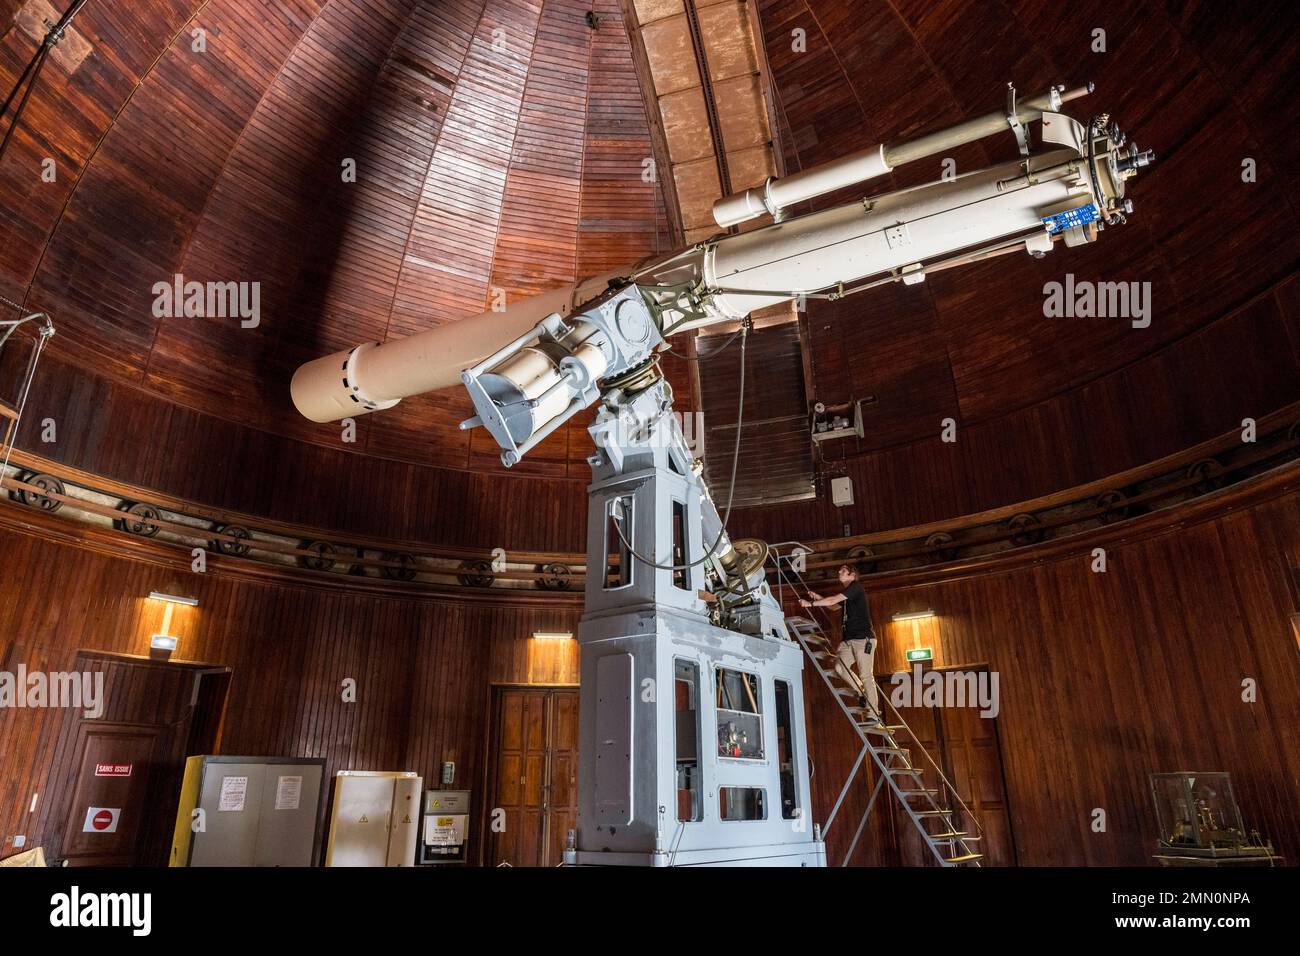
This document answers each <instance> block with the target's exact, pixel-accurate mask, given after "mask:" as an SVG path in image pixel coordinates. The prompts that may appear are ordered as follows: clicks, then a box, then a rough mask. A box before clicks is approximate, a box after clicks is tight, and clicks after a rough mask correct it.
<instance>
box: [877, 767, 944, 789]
mask: <svg viewBox="0 0 1300 956" xmlns="http://www.w3.org/2000/svg"><path fill="white" fill-rule="evenodd" d="M889 772H890V773H892V774H900V775H901V774H911V775H912V776H914V777H919V776H921V771H920V770H917V769H916V768H915V767H890V768H889ZM903 792H904V793H907V792H908V791H906V790H905V791H903ZM929 792H930V793H938V792H939V791H938V790H932V791H929Z"/></svg>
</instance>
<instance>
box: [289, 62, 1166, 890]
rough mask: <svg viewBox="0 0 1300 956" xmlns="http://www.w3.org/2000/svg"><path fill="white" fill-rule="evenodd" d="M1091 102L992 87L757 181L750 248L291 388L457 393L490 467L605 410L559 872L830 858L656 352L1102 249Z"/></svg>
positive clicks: (665, 263) (1107, 156)
mask: <svg viewBox="0 0 1300 956" xmlns="http://www.w3.org/2000/svg"><path fill="white" fill-rule="evenodd" d="M1090 92H1092V87H1091V85H1088V86H1085V87H1078V88H1075V89H1072V90H1067V89H1065V88H1064V87H1053V88H1052V89H1050V90H1048V91H1047V92H1046V93H1044V94H1042V95H1040V96H1035V97H1032V98H1030V99H1026V100H1020V101H1017V99H1016V96H1015V92H1014V90H1009V91H1008V96H1007V104H1006V109H1005V110H1002V111H998V112H994V113H990V114H988V115H986V116H981V117H977V118H975V119H971V120H968V121H966V122H964V123H960V124H958V125H956V126H953V127H950V128H948V129H944V130H941V131H939V132H935V133H930V134H928V135H924V136H921V137H919V138H916V139H913V140H910V141H906V142H901V143H885V144H880V145H877V146H873V147H871V148H869V149H866V150H862V151H860V152H858V153H855V154H853V155H851V156H847V157H844V158H843V159H840V160H837V161H835V162H831V163H828V164H826V165H824V166H820V167H816V168H813V169H810V170H807V171H805V172H802V173H799V174H797V175H793V176H789V177H785V178H782V179H771V180H769V181H768V182H767V183H765V184H764V185H763V186H762V187H759V188H756V189H750V190H747V191H745V192H741V193H738V194H736V195H733V196H728V197H725V198H723V199H722V200H720V201H719V202H718V203H717V204H716V205H715V206H714V218H715V219H716V221H717V223H718V225H719V227H720V228H722V229H724V230H731V229H734V228H735V227H737V226H739V225H741V224H751V221H752V220H758V219H761V218H768V219H770V220H771V221H770V222H769V223H768V224H766V225H763V224H759V223H752V227H748V226H747V228H746V229H745V230H744V231H738V232H724V233H720V234H719V235H718V236H716V237H714V238H712V239H709V240H707V241H705V242H701V243H699V244H697V245H693V246H690V247H688V248H685V249H682V250H679V251H677V252H674V253H671V254H668V255H662V256H656V257H653V258H651V259H649V260H646V261H644V262H642V263H639V264H637V265H635V266H629V267H628V268H627V269H625V270H620V271H618V272H615V273H611V274H608V275H603V276H595V277H591V278H587V279H583V280H580V281H578V282H576V283H573V284H572V285H569V286H566V287H564V288H560V289H556V290H554V291H552V292H549V293H546V294H544V295H540V296H536V297H533V298H530V299H525V300H522V301H519V302H516V303H512V304H510V305H508V306H507V307H506V308H505V309H504V310H503V311H499V312H498V311H490V312H485V313H483V314H481V315H478V316H475V317H473V318H469V319H464V320H461V321H456V322H452V323H449V324H446V325H440V326H437V327H435V328H432V329H430V330H428V331H426V332H422V333H419V334H416V335H412V336H410V337H408V338H404V339H398V340H394V341H390V342H385V343H362V344H360V345H358V346H356V347H355V348H352V349H347V350H344V351H341V352H336V353H334V354H332V355H328V356H325V357H324V358H320V359H316V360H314V361H312V362H308V363H307V364H305V365H303V366H302V367H301V368H299V369H298V371H297V373H296V374H295V375H294V378H293V383H292V393H293V400H294V403H295V404H296V406H297V407H298V410H299V411H300V412H301V413H302V414H303V415H304V416H306V417H307V418H309V419H311V420H313V421H316V422H329V421H337V420H339V419H343V418H348V417H354V416H358V415H363V414H367V413H370V412H374V411H380V410H383V409H388V408H392V407H393V406H394V405H396V404H397V403H398V402H400V401H401V400H402V399H403V398H407V397H409V396H412V395H418V394H421V393H424V392H430V391H436V390H439V389H443V388H447V387H450V386H453V385H455V384H456V383H457V382H459V383H461V384H462V385H463V386H464V387H465V389H466V390H467V392H468V393H469V396H470V398H471V400H472V401H473V405H474V412H475V414H474V415H473V416H472V417H470V418H469V419H467V420H466V421H464V422H463V423H462V424H461V427H462V428H475V427H483V428H485V429H487V431H488V432H490V433H491V435H492V437H493V439H494V440H495V441H496V442H497V443H498V444H499V445H500V447H501V449H502V451H501V459H502V461H503V463H504V464H505V465H506V466H507V467H509V466H511V465H513V464H516V463H517V462H518V461H520V460H521V459H522V458H523V456H524V455H526V454H527V453H528V451H529V450H530V449H531V448H533V447H534V446H536V445H537V444H538V443H539V442H541V441H543V440H544V439H545V438H546V437H547V436H548V435H550V434H551V433H552V432H554V431H555V430H556V429H557V428H559V427H560V426H561V425H563V424H564V423H565V422H566V421H568V420H569V419H571V418H572V417H573V416H574V415H576V414H577V413H578V412H580V411H581V410H582V409H584V408H588V407H590V406H592V405H595V404H597V403H599V406H600V407H599V409H598V411H597V414H596V419H595V422H594V423H593V424H592V425H591V426H590V428H589V431H590V433H591V435H592V439H593V442H594V444H595V450H594V453H593V454H592V456H591V457H590V458H589V461H590V463H591V466H592V482H591V484H590V485H589V488H588V528H587V579H586V592H585V598H586V605H585V610H584V614H583V618H582V623H581V625H580V627H579V634H578V639H579V641H580V643H581V649H582V653H581V672H582V673H581V685H582V690H581V698H580V703H579V725H580V734H579V754H580V756H579V809H578V827H577V830H576V832H575V833H574V835H573V839H572V841H571V846H570V850H569V852H568V854H567V855H566V858H567V859H568V861H569V862H572V863H580V864H585V863H605V864H619V865H710V864H720V863H725V864H733V865H734V864H748V865H814V866H815V865H821V864H822V863H824V860H825V851H824V844H823V843H822V840H821V837H820V834H819V831H818V829H817V827H816V826H814V825H810V822H811V821H810V820H809V815H810V813H811V807H810V802H809V786H808V775H809V763H808V752H807V746H806V742H807V740H806V732H805V728H804V726H803V714H804V706H803V697H802V694H803V681H802V677H801V671H802V668H803V659H802V655H801V653H800V650H799V648H798V646H797V645H796V644H795V643H793V642H792V641H791V639H790V635H789V632H788V630H787V628H786V624H785V619H784V616H783V614H782V610H781V608H780V607H779V605H778V604H777V602H776V600H775V598H774V596H773V595H772V594H771V592H770V590H769V589H768V587H767V585H766V583H765V578H764V573H763V567H762V566H763V559H764V557H765V556H766V547H765V546H764V545H762V544H761V543H756V544H755V543H750V544H749V545H746V544H745V543H743V542H737V543H733V542H732V541H731V539H730V537H729V536H728V534H727V531H726V529H725V527H724V521H723V518H722V516H721V515H720V514H719V512H718V509H717V507H716V506H715V505H714V502H713V497H712V495H711V493H710V490H709V489H708V488H707V487H706V486H705V484H704V482H703V479H702V466H701V462H699V461H697V460H695V459H694V458H693V457H692V455H691V452H690V451H689V449H688V447H687V445H686V442H685V441H684V439H683V436H682V434H681V430H680V427H679V425H678V423H677V420H676V418H675V417H674V416H673V415H672V392H671V389H670V388H669V386H668V383H667V382H666V381H664V379H663V377H662V375H661V374H660V373H659V369H658V362H657V357H656V353H657V352H659V351H660V350H662V349H664V348H666V347H667V343H668V340H669V338H670V337H671V336H673V335H674V334H677V333H680V332H687V331H690V330H694V329H699V328H703V327H706V326H710V325H715V324H719V323H734V322H737V321H740V322H742V323H743V322H744V321H745V320H746V319H747V317H748V316H749V315H750V313H752V312H754V311H755V310H757V309H761V308H765V307H768V306H772V305H776V304H779V303H782V302H787V301H790V300H797V299H800V298H801V297H804V296H808V297H819V296H820V297H829V298H837V297H840V296H843V295H847V294H852V293H854V292H859V291H865V290H867V289H870V288H871V287H873V286H877V285H881V284H884V283H887V282H902V283H906V284H916V283H919V282H923V281H925V278H926V276H927V275H928V274H930V273H932V272H935V271H938V270H940V269H948V268H953V267H955V266H960V265H962V264H964V263H968V262H974V261H978V260H981V259H985V258H988V257H990V256H995V255H1002V254H1008V253H1013V252H1016V251H1017V250H1020V251H1023V252H1025V253H1028V254H1031V255H1035V256H1042V255H1044V254H1046V253H1048V252H1050V251H1051V250H1052V249H1053V247H1054V246H1055V244H1056V243H1057V242H1058V241H1059V242H1063V243H1064V244H1065V245H1066V246H1077V245H1081V244H1084V243H1089V242H1093V241H1096V239H1097V238H1098V235H1099V233H1100V232H1101V231H1102V230H1103V229H1105V228H1107V227H1109V226H1117V225H1120V224H1122V223H1124V222H1125V221H1126V219H1127V217H1128V215H1130V214H1131V213H1132V209H1133V206H1132V203H1131V201H1130V200H1129V199H1128V198H1127V197H1126V196H1125V191H1126V183H1127V181H1128V180H1129V179H1130V178H1132V177H1133V175H1134V174H1135V173H1136V172H1137V171H1138V170H1139V169H1141V168H1142V167H1143V166H1146V165H1147V164H1148V163H1150V162H1151V160H1152V155H1151V153H1150V152H1142V151H1140V150H1138V149H1137V147H1136V146H1128V145H1126V141H1125V137H1124V135H1123V133H1122V132H1121V131H1120V129H1119V127H1118V126H1117V125H1115V124H1113V123H1111V122H1110V118H1109V117H1108V116H1104V115H1103V116H1097V117H1094V118H1093V119H1092V120H1091V121H1089V122H1088V123H1086V124H1085V123H1080V122H1078V121H1076V120H1074V119H1071V118H1070V117H1068V116H1066V115H1065V114H1064V113H1062V112H1060V110H1061V108H1062V106H1063V105H1064V104H1065V103H1067V102H1070V101H1072V100H1077V99H1079V98H1081V97H1083V96H1086V95H1087V94H1088V93H1090ZM1031 124H1037V125H1036V126H1032V125H1031ZM1034 131H1036V133H1037V136H1036V138H1037V139H1038V140H1039V144H1038V145H1037V147H1035V146H1034V144H1033V139H1034V138H1035V137H1034ZM998 132H1004V133H1005V132H1010V133H1011V134H1012V135H1013V136H1014V137H1015V140H1016V143H1017V145H1018V148H1019V154H1020V155H1019V157H1018V158H1016V159H1012V160H1009V161H1007V162H1003V163H998V164H995V165H992V166H988V167H985V168H982V169H977V170H974V171H971V172H965V173H954V174H953V175H951V176H944V177H941V178H939V179H937V180H935V181H933V182H930V183H927V184H925V185H922V186H916V187H912V188H909V189H899V190H894V191H889V192H881V193H877V194H867V195H865V196H863V197H861V198H858V199H855V200H853V201H851V202H846V203H843V204H841V205H837V206H833V207H831V208H828V209H825V210H822V211H819V212H811V213H806V214H803V215H793V214H792V210H793V209H794V208H795V207H797V206H799V205H800V204H802V203H805V202H807V201H808V200H811V199H815V198H817V197H819V196H824V195H827V194H829V193H833V192H838V191H840V190H844V189H847V188H848V187H851V186H854V185H856V184H860V183H866V182H869V181H872V180H875V179H879V178H880V177H882V176H885V175H887V174H888V173H889V172H890V171H891V170H892V169H895V168H897V167H898V166H900V165H903V164H906V163H912V162H915V161H917V160H920V159H923V158H926V157H935V156H944V155H945V154H947V153H948V152H950V151H951V150H953V149H955V148H956V147H958V146H961V145H963V144H965V143H970V142H973V141H975V140H978V139H981V138H983V137H986V136H990V135H993V134H995V133H998ZM745 328H746V326H745V325H743V324H742V330H743V329H745ZM742 334H745V333H744V332H743V331H742ZM742 347H743V346H742ZM742 368H743V363H742ZM706 372H707V369H702V370H701V374H705V373H706ZM742 407H743V406H742ZM715 490H717V489H715Z"/></svg>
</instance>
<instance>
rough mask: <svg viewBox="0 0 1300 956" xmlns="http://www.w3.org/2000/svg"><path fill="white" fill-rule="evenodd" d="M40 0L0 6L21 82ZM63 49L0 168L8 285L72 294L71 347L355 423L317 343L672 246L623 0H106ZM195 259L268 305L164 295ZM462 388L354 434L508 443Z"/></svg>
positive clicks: (244, 407) (276, 415) (62, 324)
mask: <svg viewBox="0 0 1300 956" xmlns="http://www.w3.org/2000/svg"><path fill="white" fill-rule="evenodd" d="M593 9H594V10H595V11H596V14H597V16H598V18H599V19H598V21H597V23H596V25H595V27H594V28H593V26H592V25H590V24H589V22H588V16H587V15H588V13H589V12H590V11H592V10H593ZM43 16H44V17H46V18H49V19H51V20H53V19H57V12H55V11H53V8H51V7H49V5H48V3H46V0H29V2H28V3H27V4H26V5H25V6H24V5H22V4H17V5H16V4H14V3H13V2H10V3H8V4H7V5H6V4H4V3H2V2H0V28H2V27H4V26H9V24H10V22H11V21H12V22H13V25H12V26H10V27H9V29H8V32H7V33H6V34H5V36H4V41H3V44H2V45H0V78H3V81H4V82H5V84H6V88H7V86H8V85H11V84H12V83H13V81H14V79H16V77H17V76H18V74H19V73H20V72H21V70H22V67H23V65H24V64H25V63H26V62H27V60H28V58H29V57H30V56H31V54H32V51H33V50H34V49H35V47H36V44H37V42H38V39H39V37H40V36H43V34H44V28H43V26H41V20H42V17H43ZM196 31H202V33H201V37H202V41H203V44H204V45H205V49H204V50H203V51H202V52H199V51H196V49H195V45H196ZM57 50H58V55H57V56H56V57H54V58H53V59H52V60H51V61H50V63H49V64H48V65H47V67H46V72H45V74H44V75H43V77H42V80H41V83H40V85H39V87H38V89H37V92H36V94H35V95H34V96H33V99H32V102H31V104H30V105H29V107H28V110H27V114H26V116H25V117H24V122H23V124H22V127H21V129H20V131H19V133H18V135H17V136H16V137H15V140H14V142H13V143H12V144H11V147H10V151H9V154H8V155H7V156H6V157H5V159H4V162H3V166H0V293H3V294H6V295H8V296H9V297H11V298H15V299H20V300H25V301H26V303H27V304H28V305H29V306H31V307H34V308H41V309H44V310H47V311H49V312H50V313H51V314H52V315H53V316H54V317H55V321H56V323H57V325H58V335H57V336H56V340H55V341H56V346H55V352H54V356H55V359H56V360H59V359H62V360H63V361H65V362H67V363H70V364H73V365H77V366H81V367H83V368H91V367H93V368H95V369H97V370H102V371H105V372H107V373H108V374H110V375H111V376H113V377H115V378H116V379H119V380H122V381H125V382H128V383H131V384H132V385H133V386H135V387H137V388H139V389H143V390H145V391H146V392H148V393H151V394H152V395H153V396H157V397H161V398H164V399H166V400H168V401H170V402H173V403H178V404H180V405H183V406H186V407H188V408H191V409H195V410H198V411H200V412H204V413H208V414H211V415H215V416H220V417H222V418H225V419H229V420H232V421H236V422H241V423H245V424H250V425H253V426H254V427H257V428H261V429H266V430H269V431H274V432H278V433H280V434H285V435H291V436H296V437H303V438H307V439H310V440H313V441H319V442H323V443H327V444H329V443H332V444H335V445H336V446H338V444H339V429H338V428H337V427H335V426H311V425H310V424H309V423H307V422H305V421H303V420H302V419H301V418H300V417H299V416H297V414H296V413H295V412H294V411H293V409H292V406H291V405H290V403H289V398H288V382H289V378H290V376H291V374H292V372H293V369H294V368H295V367H296V366H297V365H298V363H300V362H302V361H304V360H306V359H308V358H312V357H315V356H317V355H319V354H321V353H323V352H326V351H331V350H334V349H337V348H342V347H345V346H349V345H352V344H355V343H356V342H359V341H363V340H366V339H374V340H380V339H384V338H386V337H389V336H401V335H406V334H409V333H411V332H413V331H417V330H419V329H423V328H428V327H430V326H432V325H435V324H439V323H443V322H450V321H454V320H456V319H457V318H460V317H464V316H467V315H474V314H477V313H479V312H482V311H484V310H485V309H486V308H488V307H489V305H490V304H491V302H492V301H493V297H494V296H496V295H505V296H506V297H508V299H514V298H517V297H522V296H525V295H528V294H531V293H533V292H535V291H538V290H540V289H544V288H548V287H552V286H555V285H558V284H562V283H565V282H569V281H572V280H573V279H575V278H576V277H578V276H580V275H590V274H592V273H596V272H600V271H603V270H607V269H609V268H611V267H613V266H616V265H618V264H622V263H626V262H629V261H635V260H637V259H640V258H643V257H644V256H646V255H647V254H649V253H651V252H654V251H657V250H660V249H666V248H668V247H669V246H670V245H671V239H670V238H669V236H668V234H667V230H668V226H667V221H666V219H665V215H664V211H663V201H662V195H661V192H660V190H659V188H658V186H657V185H655V184H654V183H653V182H646V181H645V180H644V179H643V178H642V171H643V168H644V166H643V160H644V158H645V157H648V156H650V155H651V146H650V142H649V132H648V125H647V121H646V115H645V108H644V106H643V104H642V100H641V95H640V92H639V87H638V82H637V77H636V73H635V70H634V67H633V62H632V57H631V52H630V47H629V42H628V37H627V33H626V30H625V29H624V27H623V24H622V21H621V14H620V8H619V5H618V0H597V2H596V3H595V6H594V7H593V5H592V3H591V0H531V2H525V0H436V2H416V0H364V2H361V0H346V2H345V0H333V2H307V0H303V2H277V3H274V4H266V3H262V2H253V0H132V2H131V3H121V2H96V0H91V2H89V3H88V4H87V5H86V6H85V8H84V9H83V10H82V11H81V13H80V14H79V15H78V16H77V18H76V20H75V21H74V23H73V27H72V29H71V30H70V31H69V35H68V37H67V38H66V39H65V40H64V41H63V43H61V44H60V45H59V47H58V48H57ZM72 53H75V54H78V55H76V56H69V55H68V54H72ZM45 157H54V158H55V160H56V163H57V179H56V181H55V182H54V183H44V182H42V180H41V176H40V174H41V169H42V165H41V164H42V159H43V158H45ZM347 160H352V161H354V162H355V170H356V174H355V182H348V181H345V177H344V172H345V170H344V163H345V161H347ZM177 274H180V275H183V276H184V278H185V280H196V281H199V282H209V281H222V282H225V281H250V282H251V281H257V282H260V284H261V286H260V323H259V324H258V325H257V326H256V327H255V328H244V327H242V324H241V322H240V321H238V320H237V319H224V320H223V319H209V318H186V317H184V316H180V317H176V318H171V317H163V318H157V317H155V315H154V314H153V309H152V305H153V300H154V292H153V287H154V285H155V283H157V282H159V281H171V280H172V277H173V276H174V275H177ZM497 290H500V292H498V291H497ZM467 407H468V403H467V402H466V401H465V400H464V399H463V397H462V396H460V395H451V394H448V395H446V396H437V397H432V398H425V399H420V400H413V401H409V402H407V403H404V405H403V413H402V414H401V415H400V416H399V415H390V416H375V417H372V418H371V419H367V420H365V422H364V425H363V426H362V427H361V428H360V429H359V434H358V441H357V443H356V446H355V449H356V450H362V451H366V452H370V453H373V454H377V455H382V456H387V457H395V458H403V459H409V460H414V461H420V462H426V463H434V464H439V465H447V466H451V467H461V468H463V467H467V466H471V465H474V466H478V465H483V466H485V467H488V466H492V465H495V464H496V456H495V454H494V453H493V450H492V449H487V448H484V449H482V452H483V454H482V456H481V458H482V460H481V461H479V460H477V459H476V457H475V456H476V455H477V453H478V451H479V449H478V448H477V447H475V448H474V449H471V448H470V444H469V442H470V439H469V436H468V435H467V434H465V433H461V432H459V431H458V430H457V429H456V427H455V426H456V423H457V422H458V421H459V420H460V418H462V417H464V414H463V413H464V411H465V409H466V408H467ZM580 437H581V438H582V439H583V440H585V439H586V435H585V433H582V434H581V436H580ZM586 454H587V450H586V448H585V446H581V447H578V448H577V449H576V450H575V451H574V454H573V458H574V460H575V461H577V462H578V463H581V462H582V461H583V459H584V458H585V456H586ZM568 457H569V456H568V454H567V439H566V438H565V437H564V436H561V438H560V439H559V440H556V441H552V442H551V443H549V445H548V448H547V449H543V450H541V454H540V455H538V456H535V458H534V460H533V461H531V462H530V463H529V465H528V467H531V468H532V469H535V470H541V471H547V470H550V471H551V472H554V471H555V470H556V468H558V469H559V473H561V474H563V473H565V472H566V470H567V459H568ZM498 467H499V466H498Z"/></svg>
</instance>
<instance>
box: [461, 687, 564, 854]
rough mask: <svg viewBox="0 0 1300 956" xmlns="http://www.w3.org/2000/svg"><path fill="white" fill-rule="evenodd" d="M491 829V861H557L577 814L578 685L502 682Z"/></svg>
mask: <svg viewBox="0 0 1300 956" xmlns="http://www.w3.org/2000/svg"><path fill="white" fill-rule="evenodd" d="M492 710H493V720H492V735H491V738H490V739H491V740H492V743H493V749H492V752H491V753H490V754H489V760H488V766H489V768H490V771H491V778H490V780H489V783H488V793H489V798H490V799H489V801H488V805H487V806H488V816H487V821H486V822H487V825H486V827H485V834H486V841H485V846H486V848H487V849H486V854H485V859H484V862H485V863H487V864H488V865H489V866H500V865H501V864H503V863H507V864H509V865H510V866H558V865H559V864H560V862H561V861H562V859H563V854H564V845H565V840H566V838H567V835H568V832H569V830H571V829H572V828H573V827H574V826H576V825H577V817H578V691H577V689H576V688H571V687H500V688H497V689H496V692H495V696H494V700H493V708H492Z"/></svg>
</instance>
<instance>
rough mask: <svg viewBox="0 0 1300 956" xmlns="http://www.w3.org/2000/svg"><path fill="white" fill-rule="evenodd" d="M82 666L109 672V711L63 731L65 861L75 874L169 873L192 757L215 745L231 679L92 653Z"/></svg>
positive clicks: (61, 843)
mask: <svg viewBox="0 0 1300 956" xmlns="http://www.w3.org/2000/svg"><path fill="white" fill-rule="evenodd" d="M76 666H77V671H78V672H82V673H102V674H103V689H104V700H103V713H102V714H100V715H99V716H98V717H93V718H91V717H85V716H84V715H81V714H78V715H77V718H76V719H74V720H69V721H68V722H67V723H66V725H65V729H64V734H63V740H62V741H61V742H60V746H59V751H60V754H61V756H60V758H59V759H58V760H57V766H59V768H60V770H59V772H58V774H57V776H56V777H55V779H57V780H58V781H60V784H59V790H60V791H61V792H62V793H64V794H66V795H67V796H66V797H65V798H64V804H63V811H62V824H61V830H60V834H59V839H58V853H57V856H58V857H60V858H62V859H66V860H67V861H68V863H69V864H70V865H72V866H165V865H166V863H167V855H168V848H169V846H170V844H171V835H172V829H173V827H174V825H175V822H176V810H177V803H178V800H179V796H180V786H181V779H182V777H183V776H184V769H185V758H186V756H188V755H189V754H190V752H191V747H198V748H199V750H198V751H197V752H205V753H206V752H210V750H211V748H212V746H213V745H214V743H215V737H216V735H217V734H218V733H219V728H220V718H221V713H222V711H223V710H224V708H225V691H226V689H227V687H228V681H229V674H228V672H225V671H224V670H223V669H215V670H214V669H206V668H196V667H192V666H186V665H180V664H166V663H162V662H158V661H150V660H148V659H145V658H132V657H125V656H118V655H109V654H98V653H94V652H81V653H79V654H78V655H77V665H76Z"/></svg>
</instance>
